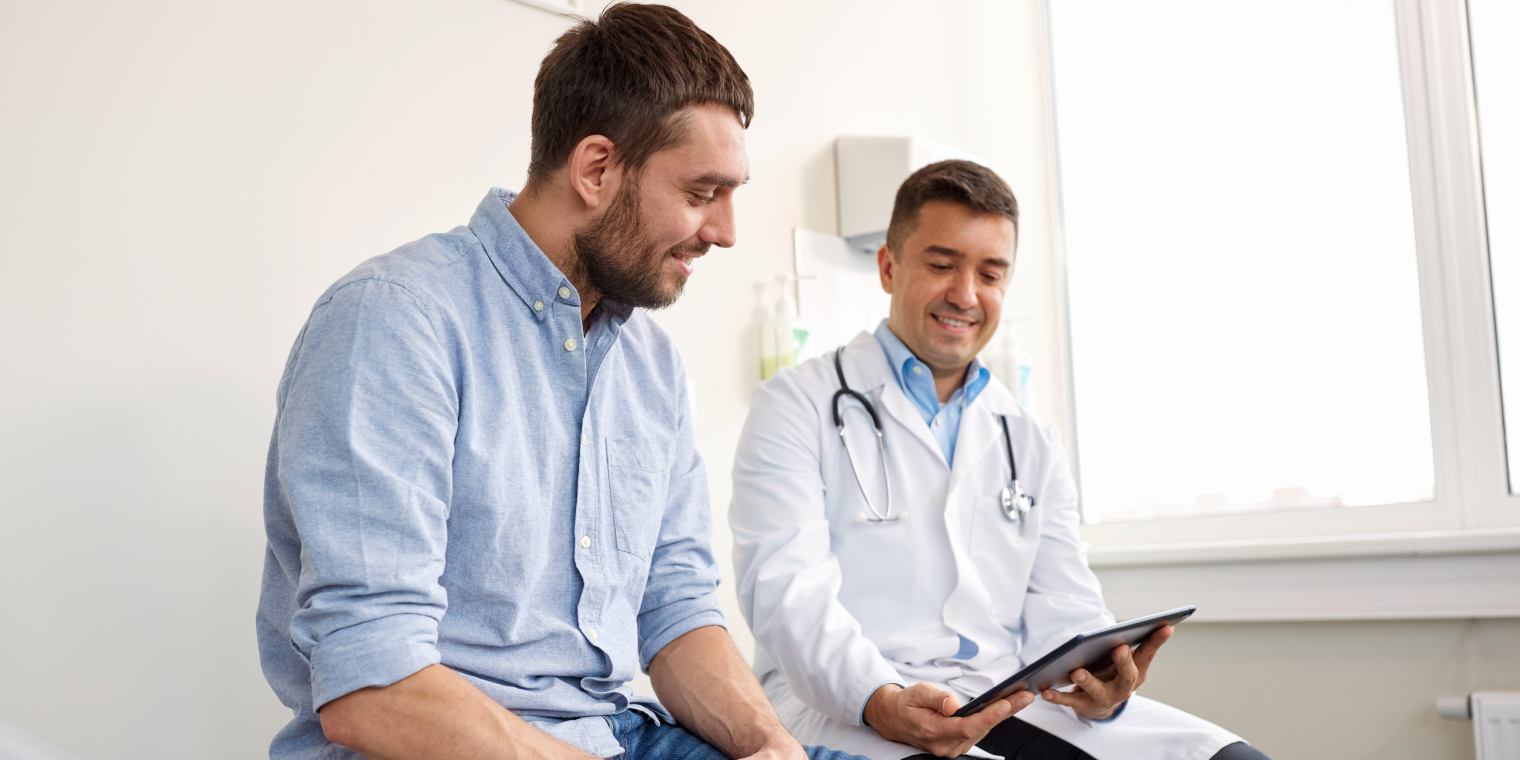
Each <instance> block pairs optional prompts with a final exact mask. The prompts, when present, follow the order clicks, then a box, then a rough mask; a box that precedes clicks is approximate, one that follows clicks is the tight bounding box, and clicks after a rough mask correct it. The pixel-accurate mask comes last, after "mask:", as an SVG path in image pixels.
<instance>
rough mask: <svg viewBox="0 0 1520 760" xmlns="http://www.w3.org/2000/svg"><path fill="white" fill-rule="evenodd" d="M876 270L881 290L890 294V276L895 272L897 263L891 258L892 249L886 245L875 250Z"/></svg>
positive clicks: (883, 244)
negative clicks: (878, 273) (878, 272)
mask: <svg viewBox="0 0 1520 760" xmlns="http://www.w3.org/2000/svg"><path fill="white" fill-rule="evenodd" d="M876 268H877V270H879V271H880V273H881V289H882V290H885V291H886V292H888V293H891V292H892V274H893V273H894V272H895V271H896V270H897V261H896V260H895V259H893V258H892V249H891V248H888V247H887V244H886V243H882V244H881V247H880V248H877V249H876Z"/></svg>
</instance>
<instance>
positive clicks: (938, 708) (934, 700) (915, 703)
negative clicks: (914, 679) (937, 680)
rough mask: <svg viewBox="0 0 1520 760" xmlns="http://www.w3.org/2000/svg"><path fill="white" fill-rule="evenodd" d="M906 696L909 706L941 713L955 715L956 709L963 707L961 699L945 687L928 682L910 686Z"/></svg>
mask: <svg viewBox="0 0 1520 760" xmlns="http://www.w3.org/2000/svg"><path fill="white" fill-rule="evenodd" d="M906 691H907V692H908V693H907V694H906V695H905V696H906V697H907V702H906V703H905V704H906V705H907V706H908V707H919V708H923V709H925V710H933V711H935V712H937V713H939V714H941V715H944V716H950V715H954V714H955V711H956V710H959V709H961V704H960V701H959V700H957V699H956V698H955V695H953V694H951V693H950V692H948V691H945V690H944V689H939V688H935V687H934V686H932V685H930V684H927V683H916V684H913V685H912V686H909V687H908V688H907V689H906Z"/></svg>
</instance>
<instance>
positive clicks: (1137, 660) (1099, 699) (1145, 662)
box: [1040, 625, 1172, 720]
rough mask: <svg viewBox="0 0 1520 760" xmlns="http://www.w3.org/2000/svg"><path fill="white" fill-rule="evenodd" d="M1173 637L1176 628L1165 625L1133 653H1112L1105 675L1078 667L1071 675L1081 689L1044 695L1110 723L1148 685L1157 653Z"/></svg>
mask: <svg viewBox="0 0 1520 760" xmlns="http://www.w3.org/2000/svg"><path fill="white" fill-rule="evenodd" d="M1171 637H1172V627H1171V626H1169V625H1164V626H1161V627H1160V628H1159V629H1157V630H1156V632H1155V633H1153V634H1151V635H1150V637H1149V638H1147V639H1146V640H1145V643H1143V644H1141V645H1140V648H1139V649H1136V650H1135V651H1134V652H1133V653H1131V652H1130V650H1129V646H1128V645H1126V644H1120V645H1119V647H1118V648H1117V649H1115V650H1114V651H1113V653H1112V656H1113V664H1112V665H1110V666H1109V667H1107V668H1104V669H1103V670H1104V672H1102V673H1099V674H1093V673H1089V672H1088V671H1087V670H1086V669H1084V668H1077V669H1076V670H1073V671H1072V672H1071V680H1072V683H1074V684H1076V685H1077V688H1075V689H1072V690H1071V691H1066V692H1062V691H1056V690H1055V689H1046V690H1045V693H1044V694H1041V695H1040V696H1042V697H1044V698H1045V701H1046V702H1050V703H1051V704H1057V705H1065V706H1067V707H1070V708H1071V709H1072V710H1075V711H1076V713H1077V714H1078V715H1081V716H1082V717H1084V718H1088V719H1090V720H1107V719H1109V718H1111V717H1113V714H1114V710H1117V709H1119V705H1122V704H1124V702H1125V700H1127V699H1129V698H1130V697H1132V696H1134V694H1135V690H1136V689H1139V688H1140V684H1142V683H1145V672H1146V671H1147V670H1149V669H1150V667H1151V660H1154V659H1156V650H1158V649H1160V648H1161V645H1162V644H1165V643H1166V640H1167V639H1169V638H1171Z"/></svg>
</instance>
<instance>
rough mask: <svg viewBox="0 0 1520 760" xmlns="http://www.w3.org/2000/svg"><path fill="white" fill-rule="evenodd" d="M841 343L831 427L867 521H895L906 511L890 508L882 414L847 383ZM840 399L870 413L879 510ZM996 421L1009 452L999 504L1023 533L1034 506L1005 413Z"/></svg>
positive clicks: (835, 368) (831, 403)
mask: <svg viewBox="0 0 1520 760" xmlns="http://www.w3.org/2000/svg"><path fill="white" fill-rule="evenodd" d="M843 356H844V346H840V347H839V348H837V349H834V373H835V374H837V375H838V376H839V390H837V391H834V397H833V398H832V399H830V402H829V405H830V407H831V409H830V411H831V412H832V413H833V416H834V429H835V430H837V431H838V432H839V443H840V445H841V446H843V447H844V456H845V459H846V460H848V461H849V463H850V474H852V475H854V476H855V487H856V488H858V489H860V498H861V499H862V500H863V501H865V503H866V510H867V511H868V512H869V513H870V514H869V515H862V516H863V517H864V519H865V521H866V522H872V523H883V522H895V521H897V520H901V519H902V518H903V517H904V516H906V514H907V513H906V512H897V513H895V514H894V513H893V511H892V479H891V478H889V477H887V441H886V437H885V436H884V435H882V428H881V416H880V415H879V414H877V413H876V406H875V405H874V404H872V403H871V400H870V399H868V398H866V397H865V396H864V395H863V394H861V393H860V392H859V391H856V390H854V389H852V388H850V384H849V382H848V381H847V380H845V377H844V361H843V359H842V357H843ZM843 398H851V399H854V400H856V401H858V402H860V405H861V406H862V407H864V408H865V410H866V413H867V414H869V415H871V425H872V428H873V432H875V433H876V454H877V458H878V459H879V460H880V462H881V473H882V475H881V480H882V486H883V490H884V491H885V494H886V510H885V511H881V510H878V509H877V508H876V505H875V504H874V503H872V502H871V496H870V495H869V494H867V493H866V484H865V481H863V480H861V478H860V470H859V469H858V468H856V467H855V457H854V455H853V454H851V453H850V442H849V440H847V439H846V437H845V434H844V415H843V414H841V413H840V411H839V401H840V399H843ZM998 421H999V422H1000V423H1002V427H1003V447H1004V451H1005V452H1007V454H1008V474H1009V486H1008V487H1006V488H1004V489H1003V491H1002V493H1001V494H1000V495H999V504H1000V506H1001V508H1002V511H1003V516H1004V517H1006V518H1008V519H1009V520H1010V521H1017V522H1018V524H1019V532H1020V533H1023V532H1024V516H1025V515H1027V514H1029V511H1030V510H1031V509H1033V508H1034V505H1035V501H1034V497H1033V496H1030V495H1029V494H1027V493H1025V491H1024V487H1023V485H1022V484H1021V483H1019V467H1018V463H1017V462H1016V461H1015V460H1014V456H1013V435H1012V434H1011V433H1009V431H1008V415H1005V414H1000V415H998Z"/></svg>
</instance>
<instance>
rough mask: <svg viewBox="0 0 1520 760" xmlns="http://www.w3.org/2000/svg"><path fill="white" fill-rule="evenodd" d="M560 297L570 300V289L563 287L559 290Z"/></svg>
mask: <svg viewBox="0 0 1520 760" xmlns="http://www.w3.org/2000/svg"><path fill="white" fill-rule="evenodd" d="M559 297H560V298H569V297H570V289H569V288H567V287H564V286H561V287H560V289H559Z"/></svg>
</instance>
